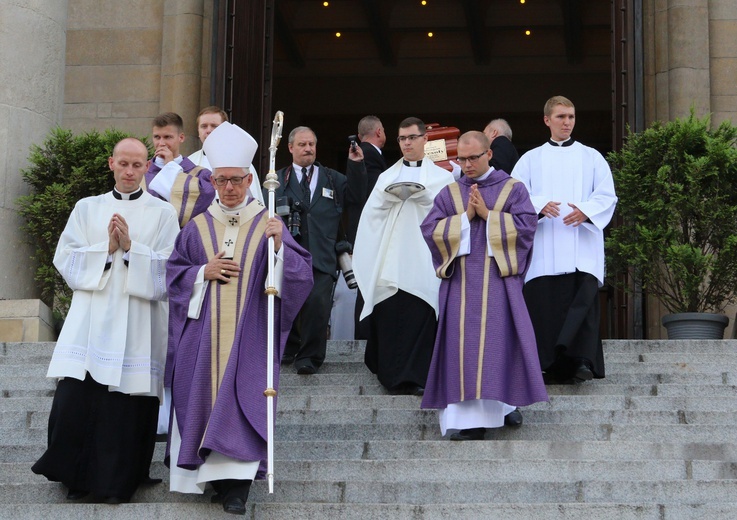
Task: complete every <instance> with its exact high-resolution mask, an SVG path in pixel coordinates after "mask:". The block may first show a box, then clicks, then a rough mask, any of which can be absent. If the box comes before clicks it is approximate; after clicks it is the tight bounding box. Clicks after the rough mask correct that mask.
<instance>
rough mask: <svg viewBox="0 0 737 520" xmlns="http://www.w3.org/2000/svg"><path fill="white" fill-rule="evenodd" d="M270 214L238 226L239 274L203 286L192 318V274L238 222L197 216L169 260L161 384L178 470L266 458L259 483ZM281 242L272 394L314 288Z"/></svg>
mask: <svg viewBox="0 0 737 520" xmlns="http://www.w3.org/2000/svg"><path fill="white" fill-rule="evenodd" d="M253 204H256V203H255V202H254V203H252V204H250V205H249V207H251V206H252V205H253ZM236 217H237V216H236ZM267 217H268V215H267V211H266V210H265V209H264V210H262V211H260V212H259V213H257V214H256V215H255V216H254V217H253V218H251V219H250V220H248V219H244V222H243V223H241V224H239V225H238V230H237V231H236V232H237V239H236V241H235V244H236V246H235V254H234V255H233V260H234V261H235V262H237V263H238V264H239V265H240V268H241V271H240V273H239V276H238V277H232V278H231V280H230V282H229V283H226V284H218V283H217V282H216V281H210V282H206V283H208V287H207V289H206V293H205V296H204V300H203V302H202V307H201V309H200V313H199V317H198V318H197V319H192V318H188V309H189V306H190V297H191V295H192V291H193V287H194V284H195V279H196V277H197V273H198V271H199V269H200V267H201V266H203V265H205V264H206V263H207V262H208V260H209V259H210V258H212V257H213V256H214V255H215V254H217V253H218V251H220V250H221V247H222V246H221V243H222V242H223V237H224V233H225V229H226V227H227V226H228V225H233V226H236V224H234V223H233V222H236V221H237V218H235V219H229V220H228V221H226V222H225V223H223V222H221V221H219V220H217V219H216V218H214V217H213V215H212V214H211V212H209V211H208V212H205V213H203V214H201V215H199V216H197V217H195V218H194V219H193V220H192V221H191V222H190V223H189V224H188V225H187V226H185V228H184V229H183V230H182V231H181V233H180V234H179V236H178V237H177V240H176V244H175V246H174V252H173V253H172V255H171V257H170V258H169V263H168V264H167V282H168V285H169V336H170V337H169V352H168V355H167V367H166V383H165V384H166V385H167V386H171V388H172V401H173V407H174V412H175V413H176V418H177V423H178V425H179V432H180V435H181V448H180V451H179V456H178V463H177V465H178V466H179V467H181V468H184V469H189V470H192V469H196V468H197V467H198V466H199V465H201V464H202V463H203V462H204V460H205V458H206V457H207V455H208V454H209V453H210V452H211V451H213V450H214V451H217V452H219V453H222V454H224V455H226V456H228V457H231V458H233V459H236V460H241V461H259V460H260V461H262V462H261V469H260V471H259V475H258V476H259V478H263V468H264V462H263V461H264V460H265V458H266V437H267V425H266V398H265V397H264V395H263V392H264V390H265V389H266V362H267V319H268V316H267V312H268V309H267V298H268V297H267V296H266V295H265V294H264V287H265V281H266V276H267V263H268V262H267V249H266V248H267V245H268V240H267V239H266V238H265V237H264V228H265V226H266V222H267V220H268V218H267ZM229 222H231V224H229ZM231 231H232V230H231ZM231 236H232V235H231ZM227 241H228V240H226V242H227ZM282 241H283V242H282V251H281V253H282V255H283V269H284V271H283V272H284V276H283V282H282V288H281V292H280V294H279V297H278V298H276V299H275V305H274V307H275V321H274V323H275V329H276V330H275V331H274V382H275V385H274V387H275V388H277V387H278V381H279V366H280V364H279V361H280V360H281V356H282V351H283V349H284V344H285V342H286V339H287V336H288V335H289V331H290V329H291V326H292V321H293V320H294V317H295V316H296V315H297V312H298V311H299V309H300V308H301V307H302V304H303V303H304V301H305V300H306V299H307V295H308V294H309V292H310V290H311V289H312V267H311V260H310V255H309V253H308V252H307V251H305V250H304V249H302V248H301V247H300V246H299V245H298V244H297V243H296V242H295V241H294V239H293V238H292V236H291V235H290V234H289V233H288V232H287V230H286V228H285V229H284V233H283V234H282ZM274 408H276V400H274ZM167 448H168V447H167ZM167 453H168V450H167Z"/></svg>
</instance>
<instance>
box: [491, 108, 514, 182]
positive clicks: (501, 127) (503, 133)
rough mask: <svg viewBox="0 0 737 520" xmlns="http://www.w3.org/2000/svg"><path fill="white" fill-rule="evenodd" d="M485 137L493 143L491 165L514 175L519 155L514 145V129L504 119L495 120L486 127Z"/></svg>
mask: <svg viewBox="0 0 737 520" xmlns="http://www.w3.org/2000/svg"><path fill="white" fill-rule="evenodd" d="M484 135H486V137H488V138H489V141H491V153H492V155H491V165H492V166H493V167H494V168H495V169H497V170H502V171H503V172H505V173H508V174H510V173H512V169H513V168H514V165H515V164H517V161H518V160H519V153H517V149H516V148H515V147H514V145H513V144H512V129H511V128H510V127H509V123H507V122H506V121H505V120H504V119H493V120H492V121H490V122H489V124H488V125H486V128H485V129H484Z"/></svg>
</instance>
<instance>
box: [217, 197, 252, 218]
mask: <svg viewBox="0 0 737 520" xmlns="http://www.w3.org/2000/svg"><path fill="white" fill-rule="evenodd" d="M250 199H251V196H250V195H246V198H245V199H243V202H241V203H240V204H238V205H237V206H236V207H234V208H229V207H228V206H225V205H223V203H222V202H220V199H218V206H220V209H222V210H223V213H225V214H226V215H237V214H238V213H239V212H240V211H241V210H242V209H243V208H245V207H246V206H248V203H249V202H250Z"/></svg>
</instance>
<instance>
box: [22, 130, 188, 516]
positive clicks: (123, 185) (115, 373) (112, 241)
mask: <svg viewBox="0 0 737 520" xmlns="http://www.w3.org/2000/svg"><path fill="white" fill-rule="evenodd" d="M147 153H148V152H147V150H146V147H145V146H144V145H143V143H141V142H140V141H139V140H137V139H132V138H128V139H123V140H122V141H120V142H119V143H118V144H117V145H116V146H115V149H114V151H113V155H112V157H110V159H109V166H110V169H111V170H112V171H113V176H114V178H115V188H114V189H113V191H111V192H109V193H106V194H104V195H98V196H95V197H88V198H85V199H82V200H80V201H79V202H78V203H77V204H76V206H75V207H74V210H73V211H72V214H71V216H70V217H69V221H68V222H67V225H66V227H65V228H64V231H63V233H62V235H61V238H60V239H59V244H58V246H57V248H56V255H55V256H54V266H56V268H57V269H58V270H59V272H60V273H61V274H62V276H63V277H64V280H65V281H66V283H67V284H68V285H69V287H71V288H72V289H73V290H74V295H73V297H72V304H71V307H70V309H69V313H68V315H67V318H66V321H65V323H64V327H63V328H62V331H61V334H60V335H59V340H58V341H57V343H56V348H55V349H54V353H53V356H52V358H51V364H50V366H49V370H48V374H47V376H48V377H53V378H62V379H61V381H60V382H59V385H58V387H57V390H56V393H55V395H54V402H53V405H52V409H51V413H50V416H49V436H48V439H49V444H48V449H47V451H46V452H45V453H44V455H43V456H42V457H41V458H40V459H39V461H38V462H36V464H35V465H34V466H33V471H34V472H35V473H39V474H43V475H45V476H46V477H47V478H48V479H49V480H54V481H58V482H62V483H63V484H64V485H65V486H67V487H68V488H69V493H68V495H67V498H69V499H78V498H82V497H83V496H85V495H87V494H90V493H91V494H92V495H94V496H96V497H97V498H98V499H102V500H106V501H108V502H113V503H118V502H126V501H128V500H129V499H130V498H131V495H132V494H133V492H134V491H135V490H136V488H137V487H138V485H139V484H140V483H144V482H148V481H150V479H149V478H148V469H149V464H150V462H151V458H152V456H153V449H154V442H155V436H156V419H157V413H158V407H159V399H160V398H161V395H162V387H163V375H164V360H165V356H166V338H167V303H166V298H167V287H166V262H167V259H168V257H169V254H170V253H171V251H172V248H173V246H174V240H175V239H176V236H177V234H178V232H179V224H178V222H177V213H176V211H175V210H174V208H173V207H172V206H171V204H169V203H168V202H165V201H162V200H159V199H157V198H155V197H153V196H151V195H150V194H149V193H146V192H144V191H143V190H142V189H141V188H140V187H139V184H140V183H141V179H142V178H143V175H144V174H145V172H146V168H147V167H148V161H147V159H146V157H147Z"/></svg>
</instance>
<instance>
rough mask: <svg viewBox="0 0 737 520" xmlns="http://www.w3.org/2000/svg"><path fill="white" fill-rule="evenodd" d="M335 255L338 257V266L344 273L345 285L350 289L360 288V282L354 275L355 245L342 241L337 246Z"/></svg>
mask: <svg viewBox="0 0 737 520" xmlns="http://www.w3.org/2000/svg"><path fill="white" fill-rule="evenodd" d="M335 253H336V254H337V255H338V266H339V267H340V270H341V271H343V278H345V284H346V285H347V286H348V288H349V289H355V288H356V287H358V282H356V276H355V275H354V274H353V261H352V260H351V254H353V245H351V243H350V242H348V241H347V240H341V241H340V242H337V243H336V244H335Z"/></svg>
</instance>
